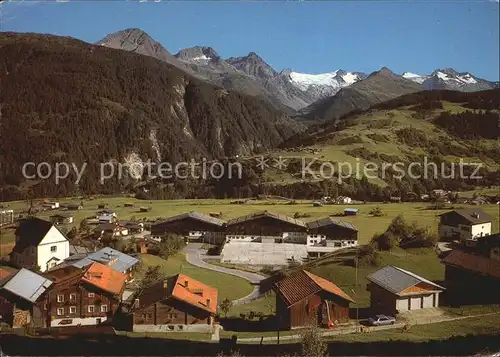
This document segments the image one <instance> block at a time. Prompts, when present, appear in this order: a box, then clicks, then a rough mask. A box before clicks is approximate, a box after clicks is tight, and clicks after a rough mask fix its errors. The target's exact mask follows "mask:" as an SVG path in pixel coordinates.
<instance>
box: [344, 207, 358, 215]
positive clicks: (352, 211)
mask: <svg viewBox="0 0 500 357" xmlns="http://www.w3.org/2000/svg"><path fill="white" fill-rule="evenodd" d="M358 212H359V209H357V208H346V209H344V216H356V215H357V214H358Z"/></svg>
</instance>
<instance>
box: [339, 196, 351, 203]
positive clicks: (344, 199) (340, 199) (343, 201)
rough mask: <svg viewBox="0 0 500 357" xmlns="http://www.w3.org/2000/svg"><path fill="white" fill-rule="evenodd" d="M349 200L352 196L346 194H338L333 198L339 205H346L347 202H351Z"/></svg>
mask: <svg viewBox="0 0 500 357" xmlns="http://www.w3.org/2000/svg"><path fill="white" fill-rule="evenodd" d="M351 202H352V198H351V197H347V196H339V197H337V199H336V200H335V203H337V204H339V205H348V204H351Z"/></svg>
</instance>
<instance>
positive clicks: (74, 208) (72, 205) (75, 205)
mask: <svg viewBox="0 0 500 357" xmlns="http://www.w3.org/2000/svg"><path fill="white" fill-rule="evenodd" d="M64 207H65V208H66V210H68V211H79V210H82V209H83V206H82V205H79V204H78V203H68V204H67V205H65V206H64Z"/></svg>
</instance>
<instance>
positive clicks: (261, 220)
mask: <svg viewBox="0 0 500 357" xmlns="http://www.w3.org/2000/svg"><path fill="white" fill-rule="evenodd" d="M284 232H297V233H305V232H307V226H306V224H305V223H304V222H302V221H300V220H298V219H295V218H291V217H288V216H285V215H283V214H277V213H272V212H269V211H263V212H256V213H253V214H250V215H247V216H243V217H238V218H234V219H232V220H230V221H228V222H227V224H226V234H227V235H255V236H275V237H282V236H283V233H284Z"/></svg>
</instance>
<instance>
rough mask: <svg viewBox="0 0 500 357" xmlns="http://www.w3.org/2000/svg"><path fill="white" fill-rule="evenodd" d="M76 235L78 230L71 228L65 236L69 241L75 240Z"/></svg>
mask: <svg viewBox="0 0 500 357" xmlns="http://www.w3.org/2000/svg"><path fill="white" fill-rule="evenodd" d="M77 235H78V230H77V229H76V227H73V228H71V230H70V231H69V232H68V234H67V236H68V238H69V239H70V240H73V239H75V238H76V236H77Z"/></svg>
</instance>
